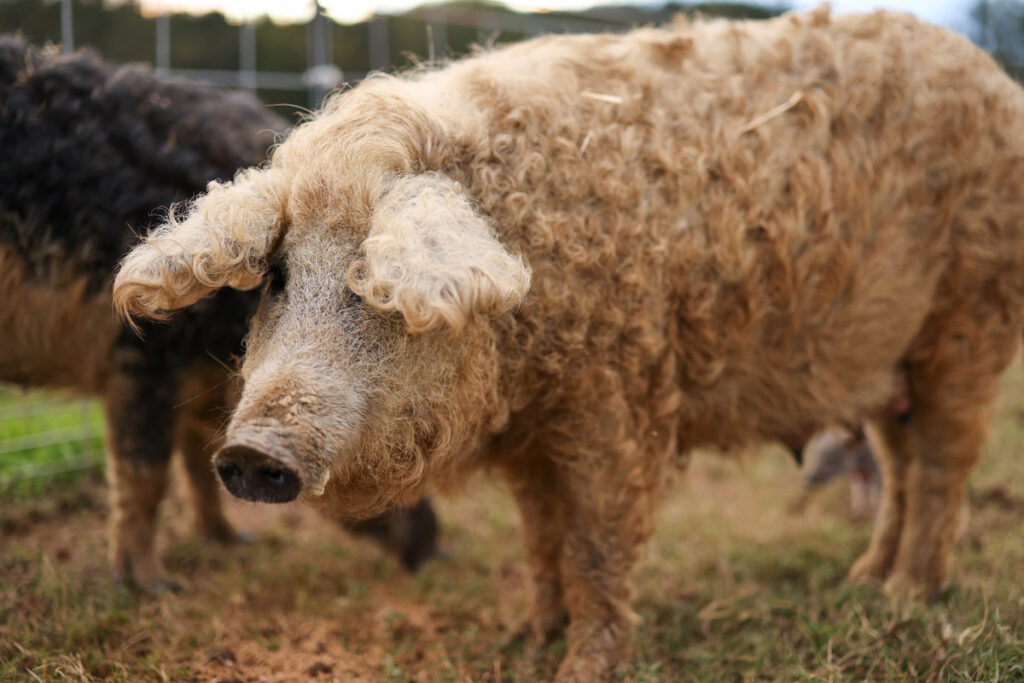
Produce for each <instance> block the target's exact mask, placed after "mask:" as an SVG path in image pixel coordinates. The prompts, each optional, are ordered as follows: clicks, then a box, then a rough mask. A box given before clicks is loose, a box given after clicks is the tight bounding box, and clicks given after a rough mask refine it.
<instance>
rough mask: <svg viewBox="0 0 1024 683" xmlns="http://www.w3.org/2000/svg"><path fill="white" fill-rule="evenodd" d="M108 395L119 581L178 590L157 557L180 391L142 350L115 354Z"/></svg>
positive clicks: (112, 531) (112, 535) (112, 552)
mask: <svg viewBox="0 0 1024 683" xmlns="http://www.w3.org/2000/svg"><path fill="white" fill-rule="evenodd" d="M114 361H115V362H114V371H113V375H112V377H111V379H110V381H109V382H108V383H107V387H106V391H105V394H104V407H105V409H106V423H107V478H108V480H109V481H110V487H111V494H110V495H111V503H110V508H111V517H110V525H109V529H108V543H109V550H108V552H109V557H110V564H111V568H112V569H113V572H114V578H115V580H116V581H118V582H123V583H125V584H126V585H129V586H132V587H134V588H137V589H139V590H142V591H147V592H150V591H152V592H161V591H163V590H165V589H167V588H173V587H174V586H173V584H172V583H171V582H168V581H166V580H165V579H164V578H163V576H162V574H163V572H162V570H161V567H160V562H159V559H158V558H157V555H156V549H155V546H154V541H155V538H156V523H157V507H158V506H159V504H160V501H161V500H162V499H163V497H164V492H165V490H166V488H167V479H168V464H169V462H170V458H171V450H172V438H173V431H174V427H173V421H174V418H173V412H172V409H173V401H174V395H175V387H174V386H173V383H172V382H170V381H168V380H167V379H166V377H165V375H164V373H163V372H161V371H160V369H159V368H156V367H152V365H151V363H150V362H149V360H148V359H147V358H146V357H145V356H144V355H143V354H142V352H141V351H139V350H138V349H132V348H118V349H116V350H115V358H114Z"/></svg>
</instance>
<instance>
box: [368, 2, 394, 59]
mask: <svg viewBox="0 0 1024 683" xmlns="http://www.w3.org/2000/svg"><path fill="white" fill-rule="evenodd" d="M369 34H370V70H371V71H387V70H388V67H390V66H391V46H390V45H389V44H388V18H387V16H385V15H382V14H375V15H374V16H373V18H372V19H370V27H369Z"/></svg>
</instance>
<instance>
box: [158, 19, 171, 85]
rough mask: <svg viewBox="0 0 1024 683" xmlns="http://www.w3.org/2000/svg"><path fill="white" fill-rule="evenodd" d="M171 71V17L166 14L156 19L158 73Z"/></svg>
mask: <svg viewBox="0 0 1024 683" xmlns="http://www.w3.org/2000/svg"><path fill="white" fill-rule="evenodd" d="M170 69H171V17H170V15H169V14H167V13H166V12H164V13H161V14H159V15H157V18H156V72H157V73H159V74H166V73H167V72H169V71H170Z"/></svg>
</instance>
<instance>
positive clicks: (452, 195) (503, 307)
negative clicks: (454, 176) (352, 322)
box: [348, 174, 530, 332]
mask: <svg viewBox="0 0 1024 683" xmlns="http://www.w3.org/2000/svg"><path fill="white" fill-rule="evenodd" d="M363 252H364V253H365V257H364V258H360V259H357V260H356V261H355V262H354V263H353V264H352V266H350V267H349V271H348V283H349V286H350V287H351V288H352V291H354V292H355V293H356V294H359V295H360V296H361V297H363V299H364V300H365V301H366V302H367V303H369V304H371V305H372V306H374V307H376V308H378V309H380V310H382V311H399V312H401V313H402V315H403V316H404V318H405V320H406V324H407V325H408V329H409V331H410V332H425V331H427V330H430V329H432V328H435V327H438V326H439V325H440V324H441V323H442V322H443V323H445V324H447V325H448V326H449V327H450V328H451V329H452V330H454V331H456V332H458V331H461V330H462V328H463V326H464V325H465V324H466V319H467V318H468V317H469V315H470V314H471V313H472V312H473V311H480V312H483V313H487V314H497V313H503V312H505V311H507V310H509V309H510V308H512V307H513V306H514V305H516V304H517V303H519V302H520V301H521V300H522V298H523V297H524V296H525V295H526V290H527V289H528V288H529V286H530V269H529V268H528V267H527V266H526V265H524V264H523V262H522V259H520V258H516V257H514V256H512V255H511V254H509V253H508V252H507V251H506V250H505V248H504V247H502V245H501V244H500V243H499V242H498V241H497V239H496V238H495V236H494V233H493V231H492V230H491V229H490V227H488V226H487V224H486V223H485V222H484V220H483V219H482V218H481V217H480V216H478V215H477V214H476V213H475V212H474V211H473V208H472V207H471V206H470V205H469V201H468V200H467V198H466V197H465V195H463V194H461V192H460V188H459V187H458V185H457V184H456V183H454V182H452V181H451V180H448V179H445V178H443V177H442V176H438V175H436V174H426V175H422V176H410V177H406V178H401V179H399V180H398V181H396V182H395V184H394V185H393V186H392V187H391V189H389V190H388V192H387V194H386V195H384V197H382V198H381V201H380V202H379V203H378V204H377V207H376V210H375V211H374V214H373V218H372V219H371V221H370V234H369V237H367V238H366V239H365V240H364V241H363Z"/></svg>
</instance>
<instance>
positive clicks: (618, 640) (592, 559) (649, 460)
mask: <svg viewBox="0 0 1024 683" xmlns="http://www.w3.org/2000/svg"><path fill="white" fill-rule="evenodd" d="M616 448H617V450H618V451H619V452H617V453H611V452H610V453H608V454H607V456H606V457H603V458H593V459H589V462H588V466H586V467H577V466H573V465H572V464H570V465H567V466H566V467H565V468H563V469H562V470H561V482H562V484H563V485H562V487H561V488H562V491H561V494H562V500H563V501H564V506H565V511H564V520H565V541H564V545H563V548H562V560H561V573H562V586H563V590H564V591H565V602H566V606H567V607H568V609H569V619H570V623H569V630H568V641H569V642H568V652H567V653H566V656H565V659H564V660H563V661H562V664H561V666H560V667H559V670H558V677H557V680H559V681H561V682H562V683H565V682H567V681H599V680H605V679H607V678H609V677H611V676H612V675H613V674H614V671H615V668H616V667H617V666H618V665H619V664H621V663H624V662H627V661H629V658H630V657H631V655H632V645H633V630H634V624H635V621H636V617H635V615H634V614H633V612H632V610H631V609H630V606H629V602H630V598H631V597H632V589H631V587H630V584H629V574H630V572H631V571H632V569H633V566H634V564H635V563H636V561H637V558H638V557H639V554H640V551H641V549H642V548H643V546H644V544H645V543H646V542H647V540H648V538H649V537H650V535H651V532H652V530H653V522H652V517H653V508H654V498H655V495H656V491H657V489H658V486H657V484H658V476H657V470H656V463H657V462H658V459H657V458H654V457H649V455H650V454H648V453H644V452H643V451H642V449H641V448H640V447H639V446H637V442H636V441H626V442H625V443H623V444H620V445H618V446H617V447H616ZM609 450H610V449H609Z"/></svg>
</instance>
